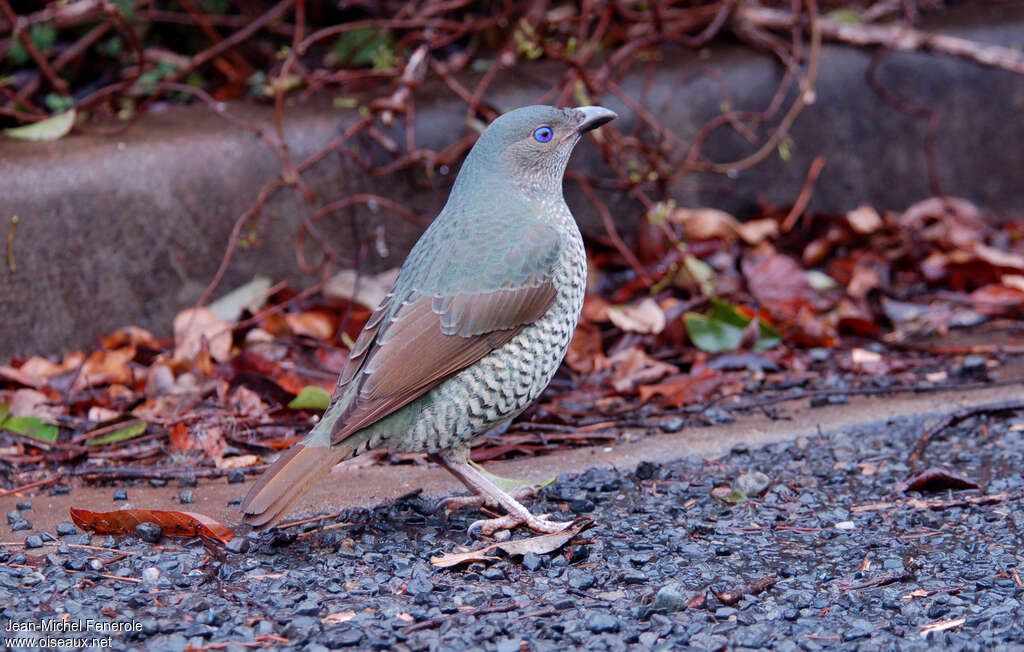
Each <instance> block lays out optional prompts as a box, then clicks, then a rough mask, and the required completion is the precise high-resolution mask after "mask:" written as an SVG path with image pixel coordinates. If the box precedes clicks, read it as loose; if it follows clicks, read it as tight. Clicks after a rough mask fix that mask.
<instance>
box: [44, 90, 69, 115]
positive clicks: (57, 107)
mask: <svg viewBox="0 0 1024 652" xmlns="http://www.w3.org/2000/svg"><path fill="white" fill-rule="evenodd" d="M43 103H44V104H46V108H48V109H50V110H51V111H53V112H54V113H60V112H62V111H67V110H68V109H70V108H71V107H73V106H74V105H75V98H73V97H68V96H67V95H59V94H57V93H47V94H46V97H45V98H43Z"/></svg>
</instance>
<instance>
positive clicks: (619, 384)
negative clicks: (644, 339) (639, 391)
mask: <svg viewBox="0 0 1024 652" xmlns="http://www.w3.org/2000/svg"><path fill="white" fill-rule="evenodd" d="M608 364H609V366H610V367H611V368H612V369H613V370H614V371H613V372H612V377H611V385H612V387H613V388H614V389H615V391H617V392H619V393H620V394H622V393H627V392H632V391H634V390H635V389H636V387H637V386H638V385H641V384H645V383H654V382H657V381H659V380H661V379H662V378H664V377H665V376H668V375H671V374H677V373H679V367H677V366H675V365H672V364H669V363H667V362H662V361H661V360H656V359H654V358H652V357H651V356H649V355H647V354H646V353H645V352H644V351H643V350H642V349H641V348H640V347H637V346H632V347H629V348H627V349H622V350H621V351H617V352H616V353H615V355H612V356H611V357H609V358H608Z"/></svg>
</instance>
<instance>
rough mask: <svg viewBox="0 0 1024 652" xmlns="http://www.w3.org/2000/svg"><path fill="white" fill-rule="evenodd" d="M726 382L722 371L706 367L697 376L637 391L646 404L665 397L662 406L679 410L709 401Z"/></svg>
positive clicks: (668, 381) (681, 377)
mask: <svg viewBox="0 0 1024 652" xmlns="http://www.w3.org/2000/svg"><path fill="white" fill-rule="evenodd" d="M725 381H726V377H725V376H724V375H723V374H722V372H721V371H717V370H715V369H712V368H710V367H704V368H703V369H702V370H701V371H700V373H697V374H695V375H692V376H680V377H673V378H669V379H667V380H665V381H664V382H662V383H658V384H657V385H641V386H640V387H638V388H637V391H638V392H639V394H640V400H641V401H643V402H645V403H646V402H647V401H649V400H651V398H653V397H655V396H663V397H664V398H663V399H662V401H661V403H662V405H664V406H669V405H671V406H673V407H677V408H679V407H682V406H683V405H688V404H692V403H697V402H699V401H703V400H705V399H707V398H708V397H709V396H710V395H711V393H712V392H713V391H715V390H716V389H718V387H719V386H720V385H721V384H722V383H724V382H725Z"/></svg>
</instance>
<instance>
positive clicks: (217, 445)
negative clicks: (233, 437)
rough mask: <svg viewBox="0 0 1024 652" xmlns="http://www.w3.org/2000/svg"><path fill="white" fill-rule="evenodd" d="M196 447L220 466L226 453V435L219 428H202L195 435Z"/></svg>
mask: <svg viewBox="0 0 1024 652" xmlns="http://www.w3.org/2000/svg"><path fill="white" fill-rule="evenodd" d="M193 438H194V439H195V442H196V446H197V447H199V448H201V449H202V450H203V452H204V453H206V454H207V456H209V458H210V459H211V460H213V461H214V463H215V464H217V465H218V466H220V459H221V455H222V454H223V452H224V446H225V445H226V444H225V442H224V434H223V433H222V432H221V429H220V427H218V426H207V427H202V426H200V427H199V428H198V429H197V430H196V431H195V432H194V433H193Z"/></svg>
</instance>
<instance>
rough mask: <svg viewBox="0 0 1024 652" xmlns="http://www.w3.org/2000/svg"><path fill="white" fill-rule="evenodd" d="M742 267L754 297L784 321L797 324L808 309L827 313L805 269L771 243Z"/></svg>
mask: <svg viewBox="0 0 1024 652" xmlns="http://www.w3.org/2000/svg"><path fill="white" fill-rule="evenodd" d="M740 267H741V269H742V271H743V277H744V278H745V279H746V281H747V287H749V288H750V292H751V294H753V295H754V297H755V298H757V300H758V301H759V302H761V304H763V305H764V306H765V308H767V309H768V310H769V312H770V314H771V315H772V316H773V317H777V318H779V319H780V320H781V321H785V322H789V321H794V320H795V318H796V315H797V314H798V313H799V312H800V309H801V308H803V307H805V306H811V307H814V308H817V309H823V308H825V307H827V305H828V302H827V301H825V300H824V298H823V296H822V295H821V294H819V293H818V292H817V291H816V290H815V289H814V288H812V287H811V284H810V283H809V282H808V280H807V274H806V273H805V272H804V270H803V268H802V267H800V265H799V264H797V262H796V261H795V260H793V259H792V258H790V257H789V256H786V255H783V254H780V253H777V252H776V251H775V250H774V249H772V248H771V246H770V245H767V243H766V244H765V245H762V246H760V247H758V248H757V249H754V250H753V251H751V252H749V253H748V254H747V255H745V256H744V257H743V260H742V263H741V265H740Z"/></svg>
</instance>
